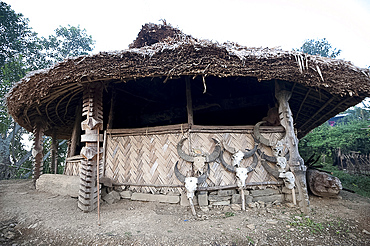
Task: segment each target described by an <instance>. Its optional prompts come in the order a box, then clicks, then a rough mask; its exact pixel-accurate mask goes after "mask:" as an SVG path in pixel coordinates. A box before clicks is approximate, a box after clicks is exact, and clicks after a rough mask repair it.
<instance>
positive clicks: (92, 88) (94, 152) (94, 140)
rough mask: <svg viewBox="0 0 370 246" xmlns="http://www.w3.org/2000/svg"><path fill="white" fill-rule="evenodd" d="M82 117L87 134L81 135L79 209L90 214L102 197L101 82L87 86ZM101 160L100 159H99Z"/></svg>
mask: <svg viewBox="0 0 370 246" xmlns="http://www.w3.org/2000/svg"><path fill="white" fill-rule="evenodd" d="M83 94H84V95H83V108H82V116H86V119H85V120H84V121H83V122H81V128H82V130H83V131H85V134H83V135H81V142H85V146H84V147H83V148H82V150H81V155H82V156H83V157H84V160H82V161H81V165H80V191H79V197H78V207H79V208H80V209H81V210H82V211H84V212H90V211H92V210H94V209H95V208H97V206H98V196H100V184H99V183H98V181H97V176H98V175H97V174H98V173H100V170H99V169H98V167H97V163H98V161H100V157H101V155H100V153H99V155H98V151H100V148H98V141H99V143H100V140H102V138H100V135H99V134H100V130H103V102H102V99H103V98H102V97H103V87H102V84H101V83H99V82H96V83H90V84H88V85H86V87H85V88H84V93H83ZM98 158H99V159H98Z"/></svg>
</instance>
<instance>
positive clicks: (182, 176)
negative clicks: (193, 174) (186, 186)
mask: <svg viewBox="0 0 370 246" xmlns="http://www.w3.org/2000/svg"><path fill="white" fill-rule="evenodd" d="M178 163H179V161H177V162H176V164H175V175H176V177H177V179H178V180H180V182H181V183H185V176H184V175H182V173H180V171H179V169H178V168H177V164H178Z"/></svg>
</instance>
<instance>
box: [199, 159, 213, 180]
mask: <svg viewBox="0 0 370 246" xmlns="http://www.w3.org/2000/svg"><path fill="white" fill-rule="evenodd" d="M210 172H211V170H210V168H209V163H207V171H205V172H204V173H203V174H202V175H200V176H199V177H198V184H201V183H203V182H204V181H206V179H207V177H208V175H209V174H210Z"/></svg>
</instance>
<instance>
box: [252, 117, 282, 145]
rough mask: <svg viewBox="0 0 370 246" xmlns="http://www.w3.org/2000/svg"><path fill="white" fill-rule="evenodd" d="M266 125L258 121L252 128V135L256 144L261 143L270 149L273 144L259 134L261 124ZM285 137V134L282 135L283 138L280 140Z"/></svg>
mask: <svg viewBox="0 0 370 246" xmlns="http://www.w3.org/2000/svg"><path fill="white" fill-rule="evenodd" d="M264 123H266V121H260V122H258V123H257V124H256V125H255V126H254V127H253V134H254V138H255V140H256V142H258V143H262V144H264V145H266V146H269V147H272V146H274V145H275V144H274V143H271V142H270V140H268V139H266V138H265V137H264V136H262V134H261V132H260V126H261V125H262V124H264ZM284 137H285V134H284V135H283V137H282V138H281V139H283V138H284ZM281 139H279V140H278V141H280V140H281Z"/></svg>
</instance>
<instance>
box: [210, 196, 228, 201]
mask: <svg viewBox="0 0 370 246" xmlns="http://www.w3.org/2000/svg"><path fill="white" fill-rule="evenodd" d="M228 200H231V196H218V195H217V196H216V195H209V196H208V201H210V202H221V201H228ZM229 202H230V201H229Z"/></svg>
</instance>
